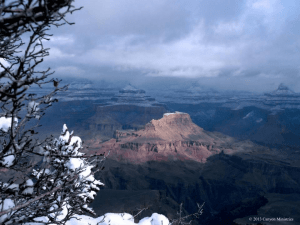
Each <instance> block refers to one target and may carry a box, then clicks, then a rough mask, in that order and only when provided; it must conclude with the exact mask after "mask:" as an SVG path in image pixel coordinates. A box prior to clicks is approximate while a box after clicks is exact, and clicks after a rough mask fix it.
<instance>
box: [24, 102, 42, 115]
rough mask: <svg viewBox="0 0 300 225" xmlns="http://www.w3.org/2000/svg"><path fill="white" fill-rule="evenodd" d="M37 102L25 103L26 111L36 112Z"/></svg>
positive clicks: (37, 109)
mask: <svg viewBox="0 0 300 225" xmlns="http://www.w3.org/2000/svg"><path fill="white" fill-rule="evenodd" d="M38 105H39V103H37V102H35V101H31V102H29V103H28V105H27V111H28V113H29V114H34V113H37V112H38V111H39V110H40V109H39V108H38Z"/></svg>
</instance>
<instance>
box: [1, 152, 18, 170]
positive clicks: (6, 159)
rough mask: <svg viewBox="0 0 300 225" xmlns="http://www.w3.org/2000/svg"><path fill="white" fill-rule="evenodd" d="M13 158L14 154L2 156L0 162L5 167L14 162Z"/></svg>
mask: <svg viewBox="0 0 300 225" xmlns="http://www.w3.org/2000/svg"><path fill="white" fill-rule="evenodd" d="M14 160H15V156H14V155H9V156H5V157H3V158H2V160H1V161H0V163H1V164H2V165H3V166H5V167H10V166H12V165H13V164H14Z"/></svg>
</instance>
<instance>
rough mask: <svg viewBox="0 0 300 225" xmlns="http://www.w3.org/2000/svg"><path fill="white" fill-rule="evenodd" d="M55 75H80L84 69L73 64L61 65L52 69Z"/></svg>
mask: <svg viewBox="0 0 300 225" xmlns="http://www.w3.org/2000/svg"><path fill="white" fill-rule="evenodd" d="M54 71H55V75H63V76H80V75H83V74H84V70H82V69H79V68H77V67H75V66H61V67H57V68H55V69H54Z"/></svg>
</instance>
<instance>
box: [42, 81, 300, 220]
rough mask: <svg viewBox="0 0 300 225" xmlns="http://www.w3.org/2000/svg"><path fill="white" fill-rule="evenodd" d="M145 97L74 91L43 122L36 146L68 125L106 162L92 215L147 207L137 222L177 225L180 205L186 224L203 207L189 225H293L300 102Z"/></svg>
mask: <svg viewBox="0 0 300 225" xmlns="http://www.w3.org/2000/svg"><path fill="white" fill-rule="evenodd" d="M150 87H151V85H149V89H148V90H146V91H145V90H143V89H141V88H137V87H135V86H134V85H131V84H124V83H123V84H122V85H120V84H117V85H114V84H112V83H109V82H105V81H102V82H98V83H93V82H91V81H88V80H85V81H84V82H83V81H80V82H77V81H73V83H71V85H70V88H69V90H68V91H67V92H65V93H61V94H60V95H58V96H57V98H58V100H59V102H58V103H57V104H55V105H54V106H53V107H51V108H49V110H48V114H47V119H46V117H45V119H44V121H41V124H42V125H43V126H42V127H41V128H40V134H41V136H43V135H44V134H46V133H47V132H50V131H51V133H54V134H55V132H57V133H59V132H60V127H61V124H63V123H66V124H67V125H68V127H69V128H70V129H71V130H74V132H75V134H76V135H78V136H81V137H82V138H83V140H84V141H85V144H86V145H88V146H89V148H88V151H87V153H88V154H92V153H103V152H106V153H107V152H110V155H109V157H108V159H107V162H106V165H105V170H104V171H102V172H101V173H99V174H97V176H98V177H97V178H99V179H100V180H102V181H103V183H105V187H104V189H102V190H101V191H100V192H99V193H98V195H97V198H96V200H95V201H94V202H93V203H92V206H93V208H94V209H95V211H96V212H97V213H99V214H101V213H102V214H103V213H105V212H106V211H105V210H109V211H110V212H120V211H124V212H125V211H126V212H137V211H138V210H137V208H143V207H149V209H148V210H146V211H144V212H143V213H142V214H141V217H143V216H146V215H151V213H152V212H158V213H163V214H165V215H168V216H169V217H170V218H174V217H176V212H178V210H179V204H180V203H181V202H184V212H185V213H187V214H188V213H193V212H195V211H196V210H197V207H196V203H200V204H201V203H203V202H205V205H204V214H203V215H202V216H201V217H200V218H199V219H198V220H196V221H194V222H193V223H194V224H225V223H226V222H227V223H229V224H233V221H234V222H235V223H237V224H246V223H248V222H249V218H250V217H253V216H262V217H269V218H270V217H292V218H294V222H293V224H299V221H300V218H299V216H298V215H300V212H299V209H298V208H297V205H299V203H300V189H299V183H300V180H299V178H300V168H299V156H300V150H299V140H300V133H299V129H298V127H299V126H300V116H299V115H300V114H299V112H300V101H299V100H300V95H299V94H297V93H295V92H293V91H291V90H290V89H289V88H288V87H287V86H285V85H284V84H280V85H279V86H278V88H277V89H276V90H274V91H272V92H268V93H264V94H257V93H255V94H254V93H249V92H236V91H235V92H234V91H233V92H228V91H227V92H221V91H217V90H211V89H205V88H203V87H200V86H197V85H196V86H195V85H191V86H190V87H188V88H170V89H161V90H158V89H155V88H152V89H151V88H150ZM176 111H178V112H177V113H176ZM179 112H182V113H179ZM53 121H55V123H53ZM46 131H47V132H46ZM100 199H102V200H101V204H100ZM265 224H271V223H265ZM272 224H276V223H274V222H273V223H272ZM278 224H282V223H278Z"/></svg>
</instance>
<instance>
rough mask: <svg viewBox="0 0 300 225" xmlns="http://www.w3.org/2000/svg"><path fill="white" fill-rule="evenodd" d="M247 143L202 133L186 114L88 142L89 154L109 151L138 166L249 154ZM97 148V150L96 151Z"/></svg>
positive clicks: (165, 117)
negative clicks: (154, 162)
mask: <svg viewBox="0 0 300 225" xmlns="http://www.w3.org/2000/svg"><path fill="white" fill-rule="evenodd" d="M252 148H254V144H253V143H251V142H236V141H235V140H234V139H233V138H231V137H228V136H225V135H222V134H220V133H211V132H207V131H204V130H203V129H202V128H201V127H198V126H197V125H196V124H194V123H193V122H192V120H191V118H190V116H189V115H188V114H186V113H180V112H176V113H166V114H164V116H163V118H161V119H159V120H151V122H149V123H148V124H146V125H145V127H144V129H141V130H138V131H134V130H127V131H116V132H115V134H114V138H113V139H111V140H109V141H107V142H104V143H100V144H99V143H98V144H97V142H93V143H90V150H89V151H90V152H92V153H103V152H109V151H110V152H111V154H110V157H111V158H114V159H116V160H120V161H124V160H125V161H129V162H134V163H141V162H145V161H151V160H158V161H168V160H193V161H197V162H206V160H207V158H208V157H210V156H212V155H215V154H218V153H220V152H222V151H223V152H224V153H226V154H232V153H235V152H240V151H243V152H246V151H251V149H252ZM99 149H100V150H99Z"/></svg>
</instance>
